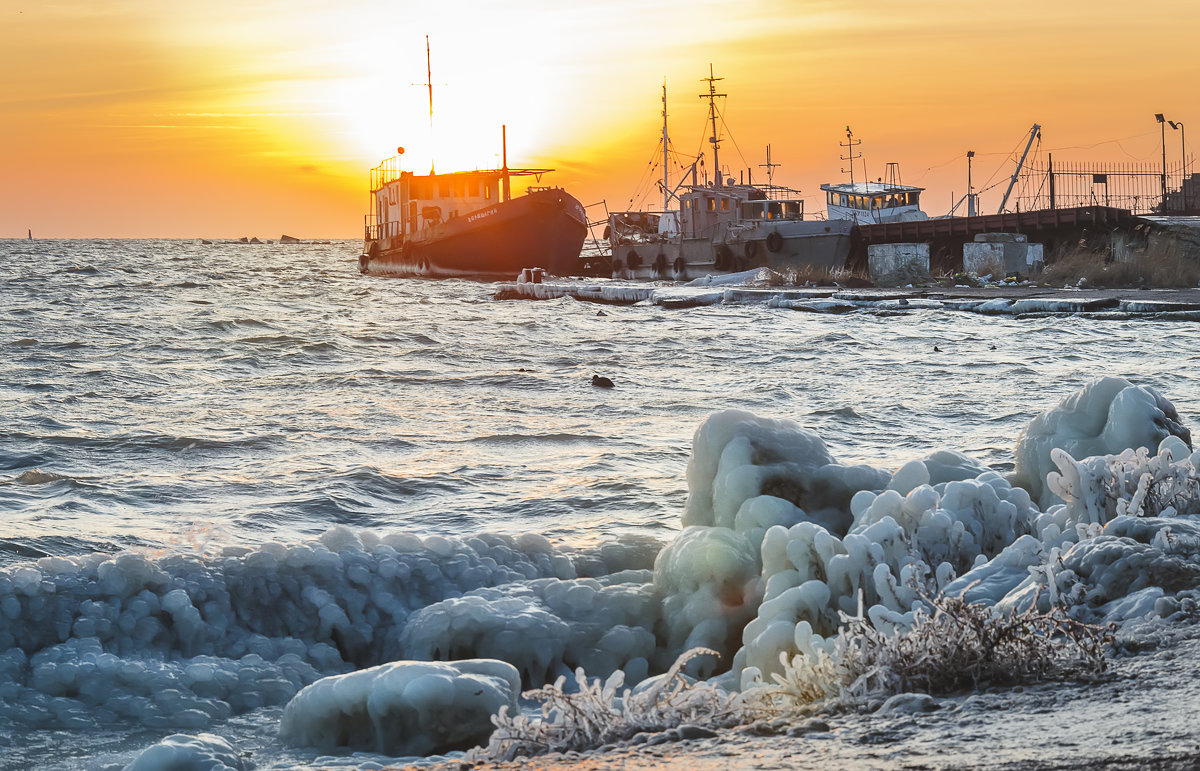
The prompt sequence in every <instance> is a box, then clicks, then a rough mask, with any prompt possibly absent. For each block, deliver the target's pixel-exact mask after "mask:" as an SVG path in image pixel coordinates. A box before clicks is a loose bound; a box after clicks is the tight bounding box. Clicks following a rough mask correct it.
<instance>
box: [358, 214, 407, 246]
mask: <svg viewBox="0 0 1200 771" xmlns="http://www.w3.org/2000/svg"><path fill="white" fill-rule="evenodd" d="M374 220H375V218H374V217H372V216H371V215H369V214H368V215H366V216H365V217H364V218H363V238H365V239H366V240H367V241H381V240H383V239H391V238H399V237H400V236H402V235H404V228H403V224H404V223H402V222H400V221H398V220H392V221H390V222H375V221H374Z"/></svg>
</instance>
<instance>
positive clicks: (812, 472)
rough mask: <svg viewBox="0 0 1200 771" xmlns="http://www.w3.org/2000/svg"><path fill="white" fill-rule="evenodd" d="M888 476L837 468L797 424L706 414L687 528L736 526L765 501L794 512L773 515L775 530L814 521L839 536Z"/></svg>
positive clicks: (690, 474) (695, 445) (692, 471)
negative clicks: (859, 498) (856, 507)
mask: <svg viewBox="0 0 1200 771" xmlns="http://www.w3.org/2000/svg"><path fill="white" fill-rule="evenodd" d="M888 478H889V475H888V474H887V472H884V471H881V470H879V469H873V468H869V467H867V466H842V465H838V464H837V463H836V461H835V460H834V458H833V456H832V455H830V453H829V451H828V449H826V447H825V443H824V442H823V441H822V440H821V438H820V437H819V436H817V435H816V434H814V433H813V432H811V431H806V430H805V429H802V428H801V427H800V426H799V425H797V424H796V423H794V422H793V421H790V420H773V419H770V418H761V417H758V416H757V415H753V414H751V413H749V412H745V411H742V410H725V411H722V412H718V413H714V414H713V415H711V416H709V418H708V419H707V420H706V421H704V423H703V424H701V426H700V428H699V429H697V431H696V436H695V438H694V439H693V442H692V457H691V459H690V460H689V461H688V469H687V479H688V500H687V508H686V511H685V512H684V515H683V524H684V527H688V526H690V525H703V526H714V525H715V526H718V527H727V528H736V527H737V519H738V514H739V510H740V509H741V508H742V507H743V506H744V505H748V504H749V502H751V501H752V499H754V498H757V497H758V496H760V495H767V496H772V497H774V498H778V499H780V500H782V501H786V502H787V503H790V504H792V506H793V507H794V508H792V509H786V510H783V511H780V510H778V509H777V510H775V511H773V512H772V514H771V516H772V517H777V518H778V519H780V520H783V521H777V522H774V524H783V525H790V524H794V523H795V522H800V521H813V522H818V523H820V524H821V525H822V526H824V527H826V528H827V529H829V530H830V531H832V532H835V533H839V534H842V533H845V532H846V530H848V529H849V526H850V519H851V517H850V499H851V498H852V497H853V495H854V493H856V492H858V491H859V490H870V489H880V488H882V487H884V486H885V485H886V484H887V482H888ZM750 505H752V504H750ZM752 519H753V520H754V521H755V522H756V523H757V522H760V521H761V520H760V518H758V517H752ZM789 519H790V520H791V521H790V522H789V521H786V520H789Z"/></svg>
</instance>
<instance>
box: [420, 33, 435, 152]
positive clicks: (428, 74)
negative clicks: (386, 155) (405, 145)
mask: <svg viewBox="0 0 1200 771" xmlns="http://www.w3.org/2000/svg"><path fill="white" fill-rule="evenodd" d="M421 85H423V86H425V87H426V88H427V89H429V146H430V149H432V148H433V67H432V66H431V65H430V61H429V35H426V36H425V82H424V83H422V84H421ZM434 166H435V162H434V160H433V159H432V158H430V160H429V173H430V174H433V173H435V172H434Z"/></svg>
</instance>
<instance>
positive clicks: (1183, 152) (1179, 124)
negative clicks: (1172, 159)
mask: <svg viewBox="0 0 1200 771" xmlns="http://www.w3.org/2000/svg"><path fill="white" fill-rule="evenodd" d="M1167 123H1170V124H1171V128H1173V129H1179V159H1180V161H1182V163H1183V175H1184V176H1185V177H1186V176H1187V136H1186V135H1185V134H1184V133H1183V121H1181V120H1169V121H1167Z"/></svg>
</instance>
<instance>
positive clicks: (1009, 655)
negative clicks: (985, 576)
mask: <svg viewBox="0 0 1200 771" xmlns="http://www.w3.org/2000/svg"><path fill="white" fill-rule="evenodd" d="M926 602H928V603H929V605H930V606H931V607H932V609H933V610H932V611H931V612H918V613H917V617H916V621H915V623H914V624H913V626H912V627H911V628H910V629H909V630H908V631H906V632H902V633H900V634H896V635H891V636H888V635H885V634H883V633H881V632H879V631H878V630H876V629H875V627H874V626H872V625H871V623H870V622H869V621H867V620H865V619H864V618H862V617H858V618H849V617H843V624H844V625H843V627H842V629H841V631H840V632H839V636H838V639H837V643H836V646H835V652H834V654H833V655H832V656H831V655H827V654H825V653H823V652H818V653H817V655H816V656H806V655H804V654H800V655H797V656H795V657H793V658H792V660H791V661H788V660H787V658H786V656H784V657H783V663H784V674H783V675H782V676H781V675H775V676H774V679H775V683H774V684H773V685H769V686H766V688H765V689H764V690H765V691H766V694H765V695H766V696H767V700H768V701H769V703H770V704H771V706H772V707H773V708H774V709H775V710H777V711H781V712H789V711H801V710H803V709H805V708H806V707H809V706H810V705H812V704H813V703H820V702H825V703H830V704H833V705H840V706H846V707H852V706H855V705H860V704H865V703H870V702H873V701H876V700H878V699H883V698H887V697H888V696H892V695H894V694H898V693H908V692H914V691H916V692H922V693H929V694H939V693H952V692H954V691H958V690H961V689H964V688H978V687H980V686H981V685H985V684H987V685H1016V684H1019V683H1028V682H1037V681H1041V680H1052V679H1055V680H1057V679H1071V678H1080V677H1090V676H1095V675H1098V674H1100V673H1102V672H1104V671H1105V669H1106V667H1107V658H1106V650H1107V649H1108V647H1109V646H1110V645H1111V644H1112V632H1111V630H1110V629H1109V628H1107V627H1099V626H1094V625H1090V624H1084V623H1081V622H1079V621H1076V620H1074V619H1072V618H1071V617H1070V616H1069V615H1068V614H1067V611H1066V609H1065V608H1064V607H1063V606H1055V607H1053V608H1052V609H1051V610H1050V611H1049V612H1046V613H1043V612H1040V611H1038V610H1037V608H1036V603H1035V604H1034V607H1032V608H1030V609H1029V610H1027V611H1024V612H1021V613H1012V614H1005V613H998V612H995V611H994V610H993V609H992V608H991V607H989V606H986V605H983V604H981V603H969V602H966V601H965V600H962V599H961V598H957V597H938V598H926Z"/></svg>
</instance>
